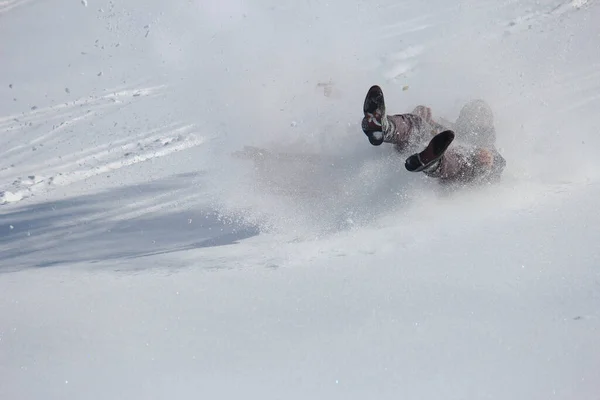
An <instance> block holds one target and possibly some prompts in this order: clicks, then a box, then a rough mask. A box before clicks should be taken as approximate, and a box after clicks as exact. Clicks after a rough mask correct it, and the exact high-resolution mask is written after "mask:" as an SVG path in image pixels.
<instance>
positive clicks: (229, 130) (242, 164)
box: [190, 1, 598, 236]
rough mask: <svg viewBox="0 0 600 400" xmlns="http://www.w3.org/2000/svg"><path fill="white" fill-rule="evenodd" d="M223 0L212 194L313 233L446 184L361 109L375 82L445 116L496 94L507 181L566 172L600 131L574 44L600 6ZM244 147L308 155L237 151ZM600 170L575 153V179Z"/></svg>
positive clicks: (205, 18)
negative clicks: (373, 136)
mask: <svg viewBox="0 0 600 400" xmlns="http://www.w3.org/2000/svg"><path fill="white" fill-rule="evenodd" d="M262 3H264V4H262ZM267 3H268V4H267ZM550 3H551V4H550ZM554 3H556V4H554ZM223 4H224V5H223V7H221V6H219V7H216V6H215V7H213V6H211V5H210V3H207V4H204V5H202V6H199V10H200V14H201V17H200V21H202V23H203V25H202V29H205V30H206V32H205V34H206V35H208V36H210V39H207V40H206V41H205V42H204V43H205V47H204V48H203V52H204V54H205V58H204V62H203V64H202V65H200V66H199V72H198V73H199V74H200V75H202V77H198V84H197V85H192V87H194V88H195V90H201V91H202V93H203V97H205V98H209V99H210V100H209V103H207V104H206V107H204V109H202V107H199V110H198V115H199V116H198V119H199V122H200V123H201V124H202V125H203V126H204V127H205V128H206V129H207V130H210V131H211V132H212V133H213V136H214V141H213V145H214V147H213V148H211V151H210V154H207V155H206V157H208V158H209V159H210V162H209V163H210V164H212V165H213V166H214V168H215V169H216V170H217V172H216V173H214V174H211V177H212V179H214V181H213V182H212V186H213V188H214V189H215V190H214V191H213V194H214V199H213V200H214V202H215V203H218V204H219V205H220V206H221V207H222V208H223V209H224V211H225V212H234V213H235V214H238V215H242V217H243V218H249V219H253V220H256V221H260V222H259V223H260V224H262V226H263V227H264V228H265V229H267V230H271V229H276V230H282V231H288V232H289V231H290V229H291V228H293V229H292V230H296V231H298V230H301V231H303V232H304V234H307V235H309V236H310V235H314V234H317V233H319V232H324V231H326V232H327V231H331V230H338V229H345V228H346V227H351V226H353V225H354V224H356V223H358V222H357V221H362V222H363V223H371V222H373V221H374V220H377V219H378V218H379V217H381V216H383V215H385V213H388V212H390V211H392V212H397V211H399V212H401V210H402V209H403V207H405V205H406V203H407V202H410V201H409V199H410V197H411V196H418V195H422V194H423V191H429V192H431V190H432V189H433V188H435V183H434V182H431V181H428V180H426V179H425V178H424V177H423V176H420V175H418V176H415V175H409V174H407V173H406V171H404V168H403V161H404V159H403V157H398V156H397V155H395V154H394V153H393V151H392V150H391V149H390V148H389V147H387V146H382V147H379V148H373V147H371V146H370V145H369V144H368V143H367V141H366V140H365V138H364V135H363V134H362V132H361V130H360V125H359V123H360V119H361V117H362V115H361V108H362V101H363V99H364V95H365V93H366V90H367V89H368V87H369V86H370V85H371V84H375V83H377V84H380V85H381V86H382V87H383V88H384V91H385V94H386V99H387V106H388V112H389V113H402V112H410V110H412V109H413V107H414V106H416V105H418V104H428V105H430V106H431V107H432V108H433V112H434V117H437V118H440V117H442V118H445V119H447V120H450V121H453V120H455V118H456V117H457V115H458V112H459V111H460V108H461V107H462V106H463V105H464V104H465V103H466V102H467V101H469V100H471V99H474V98H482V99H485V100H486V101H487V102H488V103H489V104H490V105H491V107H492V108H493V110H494V112H495V122H496V126H497V129H498V146H499V148H500V150H501V151H502V153H503V154H504V155H505V157H506V159H507V160H508V167H507V169H506V181H507V182H508V183H507V184H514V183H518V182H524V181H527V180H528V181H531V179H537V180H538V181H555V180H560V179H563V178H566V174H561V171H562V170H564V163H567V164H569V165H572V164H573V163H574V162H575V161H578V162H580V161H581V155H582V154H585V151H587V150H586V149H589V148H590V146H588V144H589V142H590V141H593V140H594V139H593V136H594V135H590V132H592V131H591V126H590V125H589V124H590V122H589V121H588V120H586V113H589V112H591V111H590V110H591V109H592V108H593V107H594V104H595V102H596V101H597V97H596V96H595V94H594V93H595V92H594V91H592V90H590V91H589V94H584V95H583V96H582V92H581V91H580V90H574V87H573V85H577V84H578V83H577V82H580V83H582V84H583V81H585V80H586V78H589V77H590V76H591V75H592V74H594V72H593V71H594V69H593V68H592V66H588V65H583V64H581V60H582V57H581V56H580V54H579V52H580V51H581V47H577V48H575V47H572V46H571V45H570V43H572V42H573V41H576V40H580V41H584V39H585V37H586V35H587V36H589V35H591V34H592V33H593V30H594V29H595V28H594V23H593V18H590V19H588V20H586V21H587V25H588V26H586V27H579V26H578V27H577V30H576V31H575V29H574V28H575V24H579V22H573V21H572V20H571V19H569V17H570V16H571V15H572V13H575V12H577V11H578V9H577V8H576V7H566V6H565V7H562V8H560V10H562V11H561V12H560V13H558V12H557V11H553V10H558V9H557V8H556V7H557V6H560V5H561V4H563V3H561V2H557V1H555V2H549V4H548V5H547V6H544V7H547V10H546V9H544V10H542V11H539V6H535V5H534V3H533V2H527V1H524V2H520V3H519V4H518V5H514V4H512V3H511V4H506V5H502V6H498V8H497V9H495V13H494V16H493V19H492V17H490V15H491V14H490V13H489V9H488V8H487V7H479V6H478V3H477V2H466V3H465V2H463V3H461V4H458V5H456V4H449V3H447V2H443V1H436V2H433V4H429V3H428V4H427V5H423V6H421V7H416V8H415V7H414V5H413V6H412V7H411V8H404V7H402V5H399V4H396V3H394V2H389V4H388V3H387V2H384V3H381V4H378V5H365V4H364V3H363V2H352V3H351V4H349V3H348V2H341V1H334V2H331V1H330V2H319V1H314V2H310V3H309V4H308V5H306V4H302V5H299V4H296V3H294V2H284V3H281V2H269V1H263V2H261V4H260V5H259V4H256V3H254V4H252V5H251V4H249V3H248V2H236V1H228V2H225V3H223ZM534 6H535V7H537V8H536V10H538V11H536V12H529V11H530V10H533V9H534V8H533V7H534ZM597 9H598V8H597V7H596V9H595V10H591V9H590V10H588V11H590V12H596V14H597ZM442 15H444V16H445V17H444V18H441V16H442ZM524 15H525V16H526V17H523V16H524ZM542 21H543V24H542ZM549 27H550V28H549ZM548 29H559V30H563V31H564V32H565V35H562V36H561V35H556V34H553V33H551V32H550V33H549V32H548ZM557 40H558V41H559V42H557ZM588 42H590V43H589V45H587V46H588V47H590V48H589V49H588V50H589V51H590V52H592V51H593V48H592V46H593V41H588ZM557 48H558V49H560V50H559V51H556V49H557ZM190 51H194V50H193V49H190ZM583 59H585V57H583ZM573 60H577V61H576V62H575V61H573ZM374 71H375V73H374ZM207 75H208V76H211V80H210V82H211V83H209V84H207V83H206V80H205V79H204V78H205V76H207ZM557 77H561V78H560V79H559V78H557ZM565 77H573V81H572V82H570V81H567V80H566V79H567V78H565ZM201 81H203V82H202V83H200V82H201ZM595 89H597V88H595ZM244 146H257V147H259V148H261V149H264V150H267V151H268V152H275V153H280V152H284V153H293V154H296V155H297V154H302V155H306V154H309V155H308V156H300V157H298V156H294V157H295V158H294V157H292V159H291V160H290V158H289V157H287V156H283V157H279V158H273V157H272V156H271V155H260V156H259V157H262V160H263V161H261V162H260V163H257V162H256V160H255V157H254V158H253V157H250V159H248V158H246V159H243V160H240V159H237V158H232V153H235V152H238V151H242V150H243V149H244ZM317 156H318V157H317ZM253 160H254V161H253ZM557 160H560V162H557ZM587 160H588V158H586V159H585V162H588V161H587ZM591 171H593V168H582V169H581V170H580V173H581V174H582V175H581V176H575V177H573V174H572V170H571V169H570V168H569V175H570V178H569V179H579V178H581V179H585V177H586V176H587V174H589V173H591ZM561 175H563V176H561ZM417 187H419V188H421V189H422V190H420V191H419V192H415V188H417ZM333 205H335V207H333ZM333 210H335V211H333Z"/></svg>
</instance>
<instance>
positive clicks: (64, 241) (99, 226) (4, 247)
mask: <svg viewBox="0 0 600 400" xmlns="http://www.w3.org/2000/svg"><path fill="white" fill-rule="evenodd" d="M195 177H196V174H184V175H177V176H175V177H172V178H169V179H165V180H161V181H156V182H151V183H145V184H139V185H133V186H127V187H122V188H115V189H111V190H107V191H104V192H101V193H97V194H93V195H82V196H78V197H73V198H68V199H65V200H57V201H49V202H44V203H38V204H32V205H25V206H21V207H15V208H12V209H10V211H9V212H7V213H4V214H2V215H0V272H10V271H18V270H20V269H24V268H28V267H48V266H53V265H59V264H68V263H75V262H97V261H100V260H117V259H132V258H139V257H145V256H150V255H155V254H165V253H173V252H178V251H185V250H189V249H198V248H206V247H214V246H224V245H231V244H235V243H237V242H238V241H240V240H243V239H246V238H249V237H252V236H256V235H258V234H259V229H258V227H257V226H253V225H249V224H246V223H244V222H243V221H233V220H230V219H227V218H223V216H222V215H220V213H219V212H218V211H217V210H215V209H211V208H195V207H192V206H176V205H175V206H172V207H170V209H165V208H161V209H160V210H159V211H156V212H148V210H146V211H144V207H147V206H148V200H151V199H153V198H154V197H155V196H160V195H165V194H168V193H170V192H173V191H176V190H180V189H185V188H189V187H190V186H192V185H191V181H193V179H194V178H195ZM173 196H176V194H174V195H173ZM173 196H171V197H169V201H172V200H173V198H174V197H173ZM175 198H176V197H175ZM136 201H137V202H140V204H136ZM157 204H158V205H160V200H159V199H155V200H154V201H152V203H151V204H149V206H155V205H157ZM127 213H131V216H128V215H127Z"/></svg>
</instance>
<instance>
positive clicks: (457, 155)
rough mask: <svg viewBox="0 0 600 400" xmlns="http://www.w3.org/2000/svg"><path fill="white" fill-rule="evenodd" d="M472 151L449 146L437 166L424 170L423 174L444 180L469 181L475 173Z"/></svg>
mask: <svg viewBox="0 0 600 400" xmlns="http://www.w3.org/2000/svg"><path fill="white" fill-rule="evenodd" d="M472 158H473V157H472V153H471V152H470V151H466V150H465V149H462V148H450V149H448V150H447V151H446V153H445V154H444V156H443V157H442V158H441V160H440V162H439V164H438V166H437V168H434V169H430V170H426V171H424V173H425V175H427V176H429V177H432V178H439V179H443V180H446V181H469V180H472V179H473V178H475V176H476V175H477V171H476V166H475V164H474V163H473V160H472Z"/></svg>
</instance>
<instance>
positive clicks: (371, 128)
mask: <svg viewBox="0 0 600 400" xmlns="http://www.w3.org/2000/svg"><path fill="white" fill-rule="evenodd" d="M363 113H364V115H365V116H364V118H363V120H362V130H363V132H364V133H365V135H367V137H368V138H369V142H370V143H371V144H372V145H373V146H379V145H381V144H382V143H383V142H384V136H385V134H387V133H389V131H390V122H389V121H388V119H387V116H386V114H385V101H384V98H383V91H382V90H381V88H380V87H379V86H377V85H374V86H371V88H370V89H369V91H368V92H367V96H366V97H365V102H364V105H363Z"/></svg>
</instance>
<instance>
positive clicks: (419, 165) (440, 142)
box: [404, 130, 454, 172]
mask: <svg viewBox="0 0 600 400" xmlns="http://www.w3.org/2000/svg"><path fill="white" fill-rule="evenodd" d="M453 140H454V132H452V131H450V130H448V131H444V132H441V133H438V134H437V135H435V136H434V137H433V139H431V141H430V142H429V144H428V145H427V147H425V150H423V151H422V152H420V153H416V154H413V155H412V156H410V157H408V158H407V159H406V163H405V164H404V166H405V167H406V169H407V170H408V171H410V172H422V171H423V172H428V171H433V170H435V169H436V168H438V167H439V164H440V161H441V159H442V157H443V155H444V153H445V152H446V150H447V149H448V146H450V143H452V141H453Z"/></svg>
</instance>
